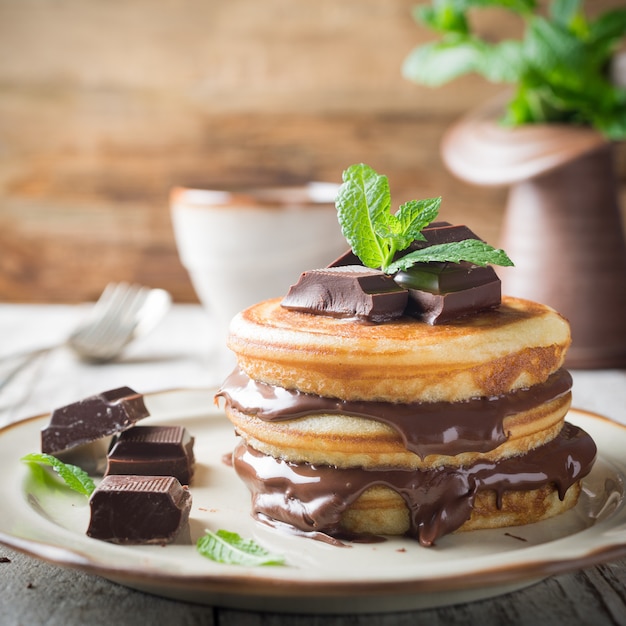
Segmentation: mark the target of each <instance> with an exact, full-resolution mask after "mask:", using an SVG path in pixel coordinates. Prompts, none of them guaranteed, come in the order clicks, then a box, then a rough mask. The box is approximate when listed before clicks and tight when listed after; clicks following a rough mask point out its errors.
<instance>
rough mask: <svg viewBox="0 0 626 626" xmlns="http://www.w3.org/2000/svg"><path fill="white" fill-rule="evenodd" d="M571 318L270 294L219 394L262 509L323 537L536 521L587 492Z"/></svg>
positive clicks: (271, 518) (234, 339)
mask: <svg viewBox="0 0 626 626" xmlns="http://www.w3.org/2000/svg"><path fill="white" fill-rule="evenodd" d="M570 341H571V338H570V331H569V325H568V323H567V321H566V320H565V319H564V318H563V317H562V316H560V315H559V314H558V313H557V312H556V311H554V310H553V309H551V308H550V307H547V306H544V305H541V304H537V303H534V302H529V301H527V300H522V299H518V298H511V297H503V298H502V303H501V305H500V306H499V307H498V308H496V309H492V310H486V311H481V312H480V314H476V315H469V316H466V317H463V318H460V319H457V320H454V321H451V322H448V323H445V324H441V325H430V324H427V323H424V322H422V321H419V320H416V319H415V318H412V317H400V318H399V319H395V320H392V321H388V322H385V323H382V324H373V323H367V322H363V321H362V320H357V319H352V318H348V319H338V318H336V317H331V316H325V315H313V314H310V313H306V312H300V311H294V310H288V309H286V308H284V307H282V306H281V300H280V299H273V300H267V301H264V302H261V303H258V304H256V305H254V306H252V307H250V308H248V309H246V310H245V311H242V312H241V313H240V314H238V315H237V316H236V317H235V318H234V320H233V321H232V323H231V327H230V336H229V347H230V348H231V349H232V350H233V352H234V353H235V355H236V357H237V364H238V365H237V369H236V370H235V371H234V372H233V374H231V376H229V377H228V378H227V380H226V381H225V382H224V384H223V385H222V388H221V389H220V391H219V392H218V394H217V399H218V400H219V399H221V400H223V401H224V404H225V410H226V414H227V416H228V418H229V419H230V420H231V422H232V423H233V425H234V427H235V431H236V433H237V434H238V436H239V443H238V445H237V448H236V450H235V452H234V455H233V466H234V468H235V470H236V471H237V473H238V474H239V476H240V477H241V479H242V480H243V481H244V483H245V484H246V485H247V486H248V488H249V490H250V492H251V497H252V514H253V515H254V516H255V517H257V518H258V519H259V520H261V521H264V522H266V523H270V524H273V525H277V526H281V525H287V526H289V527H290V528H292V529H295V530H296V531H297V532H300V533H303V534H307V535H311V536H316V537H319V536H320V534H321V535H323V536H325V537H334V538H337V537H343V536H346V534H347V535H348V536H353V535H356V536H358V535H372V534H373V535H405V534H407V535H409V536H412V537H414V538H416V539H417V540H419V542H420V543H421V544H422V545H425V546H428V545H432V544H433V543H434V542H435V541H436V540H437V539H438V538H439V537H441V536H443V535H445V534H448V533H452V532H456V531H463V530H473V529H479V528H499V527H502V526H507V525H511V524H526V523H532V522H536V521H539V520H542V519H546V518H548V517H552V516H554V515H557V514H559V513H561V512H563V511H565V510H567V509H569V508H570V507H572V506H573V505H574V504H575V503H576V501H577V498H578V493H579V491H580V480H581V478H583V477H584V476H585V475H586V474H587V473H588V472H589V471H590V468H591V466H592V464H593V462H594V459H595V454H596V449H595V445H594V443H593V441H592V440H591V438H590V437H589V436H588V435H587V434H586V433H584V432H583V431H580V430H579V429H577V428H575V427H573V426H571V425H570V424H568V423H567V422H566V421H565V419H566V415H567V412H568V410H569V407H570V402H571V384H572V381H571V376H570V375H569V373H568V372H566V370H564V369H563V361H564V357H565V354H566V352H567V349H568V347H569V345H570Z"/></svg>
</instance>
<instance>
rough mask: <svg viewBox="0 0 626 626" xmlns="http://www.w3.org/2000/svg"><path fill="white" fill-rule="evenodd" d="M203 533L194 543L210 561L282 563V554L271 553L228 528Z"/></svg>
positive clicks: (254, 563) (259, 563)
mask: <svg viewBox="0 0 626 626" xmlns="http://www.w3.org/2000/svg"><path fill="white" fill-rule="evenodd" d="M205 533H206V534H205V535H203V536H202V537H200V539H198V541H197V543H196V548H197V550H198V552H199V553H200V554H201V555H202V556H204V557H206V558H207V559H211V560H212V561H216V562H217V563H225V564H227V565H244V566H248V567H256V566H259V565H284V564H285V559H284V558H283V557H282V556H277V555H275V554H271V553H270V552H268V551H267V550H266V549H265V548H262V547H261V546H260V545H259V544H257V543H256V542H255V541H253V540H252V539H243V538H242V537H241V536H240V535H238V534H237V533H234V532H230V531H228V530H218V531H217V532H215V533H213V532H211V531H210V530H208V529H205Z"/></svg>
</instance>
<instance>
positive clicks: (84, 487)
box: [20, 452, 96, 496]
mask: <svg viewBox="0 0 626 626" xmlns="http://www.w3.org/2000/svg"><path fill="white" fill-rule="evenodd" d="M20 460H22V461H25V462H26V463H39V464H41V465H47V466H49V467H51V468H52V469H53V470H54V471H55V472H56V473H57V474H58V475H59V477H60V478H61V479H62V480H63V482H65V484H66V485H67V486H68V487H69V488H70V489H73V490H74V491H77V492H78V493H81V494H83V495H84V496H90V495H91V493H92V492H93V490H94V489H95V488H96V486H95V484H94V482H93V480H92V479H91V478H90V477H89V475H88V474H87V472H85V471H84V470H82V469H81V468H80V467H77V466H76V465H70V464H69V463H63V461H60V460H59V459H57V458H56V457H55V456H52V455H51V454H45V453H40V452H32V453H31V454H27V455H25V456H23V457H22V458H21V459H20Z"/></svg>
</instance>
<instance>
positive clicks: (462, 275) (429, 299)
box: [394, 222, 502, 324]
mask: <svg viewBox="0 0 626 626" xmlns="http://www.w3.org/2000/svg"><path fill="white" fill-rule="evenodd" d="M422 234H423V235H424V237H426V241H414V242H413V243H412V244H411V246H410V247H409V248H408V249H407V250H406V251H405V252H403V253H401V254H400V255H399V256H404V254H408V253H409V252H412V251H413V250H420V249H422V248H425V247H428V246H432V245H439V244H445V243H452V242H455V241H464V240H466V239H479V237H477V236H476V235H475V234H474V233H473V232H472V231H471V230H470V229H469V228H467V226H452V225H451V224H449V223H448V222H437V223H433V224H431V225H430V226H428V227H427V228H424V230H422ZM394 279H395V281H396V282H397V283H398V284H399V285H402V286H403V287H405V288H406V289H408V291H409V299H408V304H407V308H406V313H407V314H408V315H412V316H413V317H417V318H419V319H420V320H422V321H424V322H426V323H427V324H443V323H447V322H450V321H452V320H454V319H457V318H459V317H463V316H465V315H469V314H471V313H475V312H477V311H482V310H486V309H491V308H495V307H497V306H499V305H500V302H501V299H502V287H501V283H500V279H499V278H498V275H497V274H496V272H495V270H494V269H493V268H492V267H489V266H488V267H479V266H476V265H472V264H471V263H466V262H464V261H462V262H461V263H438V262H432V263H416V264H415V265H413V266H411V267H410V268H408V269H407V270H404V271H401V272H398V273H397V274H396V275H395V276H394Z"/></svg>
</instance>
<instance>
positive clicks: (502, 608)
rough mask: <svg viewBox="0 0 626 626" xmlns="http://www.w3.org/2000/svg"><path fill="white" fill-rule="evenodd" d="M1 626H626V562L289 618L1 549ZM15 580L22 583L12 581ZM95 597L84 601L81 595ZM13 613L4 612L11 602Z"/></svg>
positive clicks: (86, 598)
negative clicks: (418, 601)
mask: <svg viewBox="0 0 626 626" xmlns="http://www.w3.org/2000/svg"><path fill="white" fill-rule="evenodd" d="M1 557H4V558H6V559H9V561H8V562H2V561H0V578H1V579H2V581H3V583H4V585H6V586H5V587H4V588H3V594H2V595H1V596H0V609H2V612H3V615H4V616H5V618H6V619H9V620H10V621H7V622H3V621H2V617H0V623H2V624H7V626H8V625H11V626H12V625H14V624H15V625H17V624H46V626H69V625H71V624H78V623H81V624H91V625H92V626H100V625H105V624H116V625H117V626H134V625H135V624H137V619H138V615H141V619H142V622H143V623H144V624H172V625H173V626H176V625H178V624H185V625H186V626H199V625H201V624H202V625H206V626H209V625H211V626H287V625H289V626H347V625H350V626H409V625H411V626H415V625H418V624H428V626H439V625H441V626H466V625H468V624H480V625H481V626H501V625H502V624H511V625H513V624H514V625H515V626H535V625H536V624H545V625H548V626H562V625H564V624H569V625H570V626H588V625H589V624H593V625H594V626H605V625H608V624H611V625H614V626H620V625H622V626H623V625H624V624H626V612H625V607H626V591H625V589H626V587H625V581H626V561H624V560H622V561H618V562H614V563H607V564H606V565H601V566H599V567H596V568H592V569H589V570H583V571H580V572H576V573H573V574H567V575H563V576H556V577H554V578H550V579H548V580H546V581H544V582H541V583H539V584H537V585H534V586H532V587H528V588H526V589H522V590H521V591H516V592H514V593H510V594H507V595H503V596H500V597H497V598H494V599H490V600H482V601H479V602H472V603H468V604H458V605H455V606H448V607H443V608H438V609H427V610H422V611H407V612H401V613H387V614H372V615H350V616H341V615H289V614H286V615H283V614H279V613H257V612H245V611H237V610H233V609H221V608H218V607H210V606H201V605H193V604H187V603H183V602H177V601H174V600H167V599H165V598H159V597H155V596H150V595H147V594H144V593H140V592H138V591H129V590H127V589H125V588H124V587H120V586H119V585H116V584H114V583H111V582H108V581H107V580H104V579H102V578H98V577H96V576H90V575H88V574H83V573H81V572H77V571H73V570H66V569H61V568H59V567H55V566H52V565H48V564H46V563H43V562H41V561H37V560H35V559H32V558H30V557H27V556H24V555H21V554H19V553H16V552H14V551H13V550H10V549H8V548H4V547H2V546H0V558H1ZM11 572H14V575H11ZM87 589H88V590H89V591H88V592H87V593H78V592H79V591H81V590H87ZM9 598H10V600H11V606H4V603H5V601H6V599H9Z"/></svg>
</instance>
